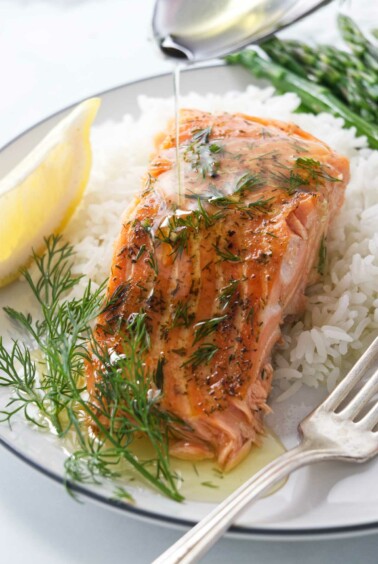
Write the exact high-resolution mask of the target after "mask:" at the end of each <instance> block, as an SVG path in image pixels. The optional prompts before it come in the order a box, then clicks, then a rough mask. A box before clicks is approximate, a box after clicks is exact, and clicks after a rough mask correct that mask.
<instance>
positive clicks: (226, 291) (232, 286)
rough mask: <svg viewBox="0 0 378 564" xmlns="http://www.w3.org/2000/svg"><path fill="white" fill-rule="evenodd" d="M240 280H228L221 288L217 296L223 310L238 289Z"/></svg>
mask: <svg viewBox="0 0 378 564" xmlns="http://www.w3.org/2000/svg"><path fill="white" fill-rule="evenodd" d="M240 282H241V280H230V282H229V283H228V284H227V286H224V287H223V288H221V291H220V294H219V296H218V301H219V304H220V305H221V307H222V309H223V310H224V309H226V308H227V307H228V306H229V305H230V302H231V300H232V299H233V297H234V296H235V294H236V292H237V290H238V287H239V284H240Z"/></svg>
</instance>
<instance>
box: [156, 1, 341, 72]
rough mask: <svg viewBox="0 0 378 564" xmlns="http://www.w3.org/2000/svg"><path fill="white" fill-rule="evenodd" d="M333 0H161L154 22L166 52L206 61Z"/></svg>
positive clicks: (191, 59)
mask: <svg viewBox="0 0 378 564" xmlns="http://www.w3.org/2000/svg"><path fill="white" fill-rule="evenodd" d="M330 1H331V0H157V1H156V4H155V10H154V15H153V21H152V27H153V32H154V36H155V39H156V41H157V43H158V45H159V46H160V49H161V50H162V51H163V53H164V54H165V55H167V56H169V57H174V58H180V59H186V60H187V61H188V62H198V61H204V60H206V59H213V58H217V57H221V56H224V55H227V54H229V53H232V52H234V51H237V50H239V49H241V48H243V47H245V46H247V45H249V44H251V43H258V42H259V41H261V40H262V39H265V38H267V37H269V36H270V35H272V34H274V33H276V32H277V31H278V30H280V29H283V28H284V27H287V26H289V25H291V24H292V23H294V22H296V21H298V20H300V19H301V18H303V17H305V16H306V15H308V14H310V13H311V12H314V11H315V10H317V9H318V8H320V7H321V6H324V5H325V4H328V3H329V2H330Z"/></svg>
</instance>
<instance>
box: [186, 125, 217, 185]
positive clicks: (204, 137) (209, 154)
mask: <svg viewBox="0 0 378 564" xmlns="http://www.w3.org/2000/svg"><path fill="white" fill-rule="evenodd" d="M210 135H211V127H206V128H205V129H198V130H196V131H195V132H194V133H193V135H192V138H191V140H190V143H189V145H188V146H187V147H186V148H185V151H184V160H185V161H187V162H188V163H190V165H191V167H192V168H193V169H194V170H196V171H198V172H200V173H201V175H202V177H203V178H206V176H211V177H213V178H214V177H216V176H217V175H218V170H219V167H220V160H219V158H218V155H220V154H221V153H222V147H221V146H220V145H219V144H218V143H215V142H214V141H213V142H212V143H210Z"/></svg>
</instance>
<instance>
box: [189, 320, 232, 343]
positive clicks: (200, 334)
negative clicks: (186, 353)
mask: <svg viewBox="0 0 378 564" xmlns="http://www.w3.org/2000/svg"><path fill="white" fill-rule="evenodd" d="M226 317H227V315H222V316H220V317H212V318H210V319H204V320H203V321H199V322H198V323H196V324H195V325H194V341H193V345H195V344H197V343H198V341H200V340H201V339H204V338H205V337H207V336H208V335H210V334H211V333H213V332H214V331H216V330H217V328H218V325H219V324H220V323H222V321H224V320H225V319H226Z"/></svg>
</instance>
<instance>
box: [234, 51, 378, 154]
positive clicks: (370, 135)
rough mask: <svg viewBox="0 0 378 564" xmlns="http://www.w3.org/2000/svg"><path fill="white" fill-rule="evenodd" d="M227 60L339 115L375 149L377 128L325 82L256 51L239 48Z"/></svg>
mask: <svg viewBox="0 0 378 564" xmlns="http://www.w3.org/2000/svg"><path fill="white" fill-rule="evenodd" d="M226 60H227V62H229V63H231V64H241V65H243V66H244V67H246V68H247V69H248V70H250V71H251V72H252V74H253V75H254V76H256V77H257V78H266V79H268V80H270V82H271V83H272V84H273V86H275V87H276V89H277V90H278V91H279V92H295V93H296V94H297V95H298V96H299V98H300V99H301V101H302V104H303V105H304V106H305V107H306V108H308V109H309V110H310V111H312V112H314V113H316V114H317V113H319V112H323V111H325V112H330V113H331V114H334V115H335V116H338V117H342V118H343V119H344V122H345V124H346V125H347V126H349V127H355V128H356V131H357V133H358V134H359V135H365V136H366V137H367V139H368V142H369V145H370V147H372V148H374V149H378V128H377V127H375V126H374V125H372V124H370V123H368V122H367V121H365V120H364V119H362V118H361V117H359V116H358V115H357V114H356V113H354V112H352V111H351V110H350V109H349V108H348V107H347V106H346V105H345V104H343V103H342V102H340V100H339V99H338V98H336V97H335V96H334V95H333V94H332V93H331V92H330V91H329V90H328V89H327V88H325V87H324V86H320V85H318V84H314V83H312V82H310V81H309V80H307V79H305V78H302V77H300V76H297V75H296V74H295V73H293V72H291V71H288V70H286V69H285V68H284V67H282V66H281V65H278V64H276V63H273V62H271V61H267V60H265V59H263V58H262V57H260V56H259V55H258V53H257V52H256V51H252V50H246V51H242V52H241V53H236V54H235V55H229V56H228V57H226Z"/></svg>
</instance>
